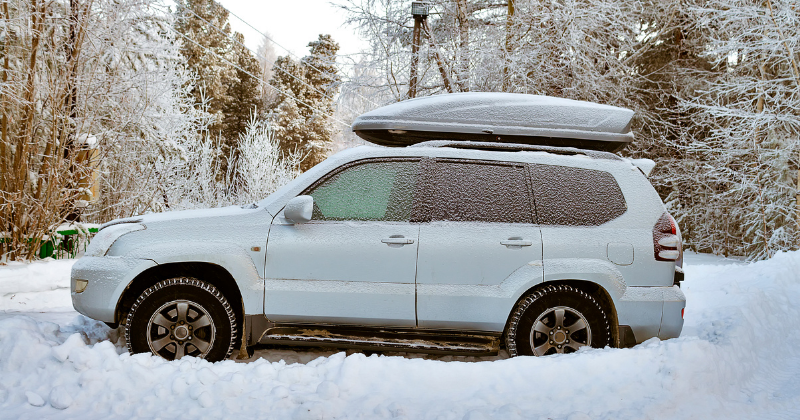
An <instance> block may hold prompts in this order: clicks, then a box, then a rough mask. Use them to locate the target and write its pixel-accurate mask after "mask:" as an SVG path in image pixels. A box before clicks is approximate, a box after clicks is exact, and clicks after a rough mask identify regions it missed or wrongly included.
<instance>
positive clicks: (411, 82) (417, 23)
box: [408, 16, 422, 99]
mask: <svg viewBox="0 0 800 420" xmlns="http://www.w3.org/2000/svg"><path fill="white" fill-rule="evenodd" d="M421 26H422V17H419V16H414V35H413V37H412V39H411V76H410V77H409V78H408V98H409V99H411V98H414V97H416V96H417V66H418V65H419V43H420V41H421V40H420V30H421Z"/></svg>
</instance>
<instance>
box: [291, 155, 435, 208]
mask: <svg viewBox="0 0 800 420" xmlns="http://www.w3.org/2000/svg"><path fill="white" fill-rule="evenodd" d="M422 160H423V159H422V158H421V157H418V156H408V157H406V156H397V157H376V158H365V159H358V160H354V161H350V162H347V163H345V164H342V165H340V166H337V167H336V168H334V169H332V170H331V171H330V172H328V173H326V174H325V175H322V176H321V177H319V178H317V179H316V180H315V181H314V182H312V183H311V185H309V186H307V187H306V188H305V189H303V191H302V192H301V193H300V194H298V195H310V193H311V192H312V191H314V190H315V189H316V188H317V187H319V186H320V185H322V184H324V183H325V182H327V181H328V180H329V179H331V178H333V177H334V176H336V175H338V174H339V173H341V172H344V171H346V170H348V169H350V168H353V167H356V166H361V165H366V164H370V163H386V162H417V182H416V185H415V186H414V191H413V194H414V197H412V199H411V213H410V214H411V217H410V220H409V221H396V220H356V219H353V220H320V219H311V220H309V221H308V222H307V223H418V221H416V220H415V216H416V215H417V214H418V213H419V212H418V209H419V200H420V194H419V192H420V184H421V176H422V163H421V161H422Z"/></svg>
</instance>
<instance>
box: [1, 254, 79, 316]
mask: <svg viewBox="0 0 800 420" xmlns="http://www.w3.org/2000/svg"><path fill="white" fill-rule="evenodd" d="M6 264H7V265H5V266H0V311H26V312H41V311H53V310H56V311H71V310H72V299H71V298H70V294H69V273H70V270H71V269H72V264H75V260H53V259H50V258H47V259H45V260H43V261H36V262H33V263H30V264H26V263H20V262H9V263H6Z"/></svg>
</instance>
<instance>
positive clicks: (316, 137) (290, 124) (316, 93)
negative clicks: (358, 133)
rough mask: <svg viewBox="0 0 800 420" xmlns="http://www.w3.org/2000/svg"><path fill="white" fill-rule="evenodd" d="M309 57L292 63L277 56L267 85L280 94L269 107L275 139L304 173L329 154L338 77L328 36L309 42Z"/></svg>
mask: <svg viewBox="0 0 800 420" xmlns="http://www.w3.org/2000/svg"><path fill="white" fill-rule="evenodd" d="M308 46H309V47H310V50H311V51H310V54H309V55H308V56H306V57H304V58H303V59H302V60H300V61H299V62H298V61H295V60H294V59H292V58H291V57H289V56H283V57H278V59H277V60H275V65H274V66H273V71H272V74H273V76H272V79H271V80H270V84H271V85H273V86H275V87H276V88H277V89H279V90H280V91H283V92H285V93H286V94H283V93H280V92H278V93H277V94H276V98H275V100H274V101H273V102H272V104H271V105H270V107H269V108H270V110H271V112H272V118H273V122H274V124H275V131H276V137H277V139H278V141H279V143H280V147H281V150H282V151H283V152H284V154H286V155H290V154H297V155H299V156H300V157H301V162H300V169H301V170H303V171H306V170H308V169H310V168H311V167H313V166H314V165H316V164H317V163H319V162H321V161H322V160H324V159H325V157H326V156H327V154H328V153H329V151H330V148H331V144H332V140H333V136H334V134H335V132H336V127H335V126H334V125H333V124H334V122H333V121H332V119H331V118H330V116H331V115H332V114H333V112H334V109H335V108H334V97H335V96H336V94H337V93H338V90H339V81H340V76H339V75H338V69H337V67H336V53H337V52H338V51H339V44H337V43H336V42H335V41H334V40H333V39H332V38H331V36H330V35H320V36H319V39H318V40H317V41H313V42H310V43H309V44H308Z"/></svg>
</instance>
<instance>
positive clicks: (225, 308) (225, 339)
mask: <svg viewBox="0 0 800 420" xmlns="http://www.w3.org/2000/svg"><path fill="white" fill-rule="evenodd" d="M172 304H174V305H178V304H183V305H188V306H189V307H190V308H191V309H190V311H191V313H193V314H195V315H194V319H195V320H199V319H200V318H205V319H204V322H202V323H203V324H206V323H208V324H209V325H205V326H204V328H206V330H205V331H206V337H205V340H206V341H205V342H206V343H208V345H209V348H207V349H206V350H205V351H198V350H201V349H200V348H199V347H197V346H189V345H188V344H186V345H184V343H191V342H190V341H189V340H185V339H186V338H188V339H192V336H191V333H189V335H188V336H185V337H183V338H184V340H182V341H181V347H182V348H183V349H193V350H195V351H194V352H193V353H194V354H192V352H187V353H185V354H188V355H197V354H199V356H198V357H203V358H205V359H206V360H208V361H210V362H217V361H221V360H225V359H227V358H228V357H230V355H231V352H232V351H233V348H234V346H235V344H236V343H237V342H238V338H237V336H238V334H237V324H236V315H235V314H234V312H233V309H232V308H231V305H230V303H229V302H228V300H227V299H226V298H225V296H224V295H223V294H222V293H221V292H220V291H219V289H217V288H216V287H214V286H213V285H211V284H208V283H206V282H203V281H201V280H198V279H195V278H191V277H176V278H172V279H167V280H162V281H160V282H158V283H156V284H154V285H153V286H151V287H149V288H147V289H146V290H145V291H144V292H143V293H142V294H141V296H139V298H138V299H136V302H134V303H133V305H132V306H131V309H130V312H129V313H128V317H127V318H126V320H125V340H126V342H127V345H128V351H129V352H130V353H131V354H136V353H155V351H154V350H153V347H152V343H153V339H152V336H151V338H149V337H148V334H150V325H151V324H152V323H153V320H154V319H155V318H156V317H157V316H158V313H159V312H160V311H163V312H162V313H163V314H168V312H167V311H169V310H170V307H169V305H172ZM189 316H191V315H189ZM186 317H187V315H186V314H184V318H186ZM179 318H180V312H179V311H178V314H177V317H176V318H174V319H173V321H169V320H168V321H169V322H175V325H178V323H181V324H184V323H185V324H186V325H187V326H188V325H189V324H191V322H180V321H178V319H179ZM161 319H164V318H163V317H162V318H161ZM206 319H207V320H206ZM198 325H199V324H198ZM209 326H210V332H208V331H209V330H208V328H209ZM178 328H181V327H180V326H179V327H178ZM162 330H167V329H166V328H162ZM190 330H191V328H190ZM184 331H185V330H184ZM198 331H199V330H198ZM167 332H168V333H169V335H168V336H167V338H169V337H173V335H172V334H173V333H172V332H169V331H168V330H167ZM184 334H186V333H184ZM196 335H198V336H199V335H200V334H196ZM175 336H176V337H177V336H178V335H177V333H176V335H175ZM168 341H170V340H168ZM171 342H172V347H170V348H175V349H176V350H175V351H174V352H173V353H174V356H173V358H172V359H170V357H169V354H167V356H165V355H164V354H162V353H155V354H157V355H159V356H161V357H164V358H165V359H167V360H173V359H176V358H180V357H181V355H179V353H178V350H177V347H178V344H177V343H178V341H177V340H174V339H173V340H171ZM167 346H169V344H168V345H167ZM201 347H202V346H201ZM183 351H184V350H181V352H183ZM167 353H169V351H167ZM203 354H204V355H203ZM175 356H178V357H175Z"/></svg>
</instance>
